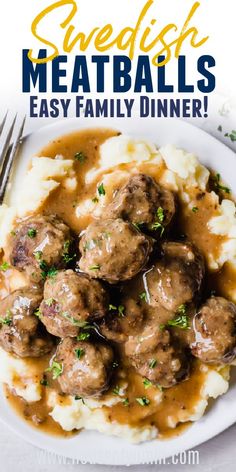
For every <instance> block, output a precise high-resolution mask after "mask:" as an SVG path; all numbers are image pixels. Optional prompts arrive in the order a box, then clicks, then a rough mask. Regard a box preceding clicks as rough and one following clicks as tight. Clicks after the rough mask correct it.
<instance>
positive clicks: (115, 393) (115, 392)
mask: <svg viewBox="0 0 236 472" xmlns="http://www.w3.org/2000/svg"><path fill="white" fill-rule="evenodd" d="M112 392H113V393H114V395H120V394H121V389H120V387H119V385H116V387H115V388H113V390H112Z"/></svg>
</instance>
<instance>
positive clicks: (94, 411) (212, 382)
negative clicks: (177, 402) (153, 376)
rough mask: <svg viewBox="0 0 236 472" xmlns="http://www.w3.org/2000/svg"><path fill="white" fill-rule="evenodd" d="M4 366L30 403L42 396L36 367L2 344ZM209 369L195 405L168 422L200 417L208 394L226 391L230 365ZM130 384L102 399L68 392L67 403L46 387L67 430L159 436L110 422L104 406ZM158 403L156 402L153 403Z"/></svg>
mask: <svg viewBox="0 0 236 472" xmlns="http://www.w3.org/2000/svg"><path fill="white" fill-rule="evenodd" d="M0 359H1V370H0V381H1V382H3V383H5V384H7V385H8V386H9V387H10V389H12V390H14V391H15V392H16V394H17V395H19V396H21V397H22V398H24V399H25V400H26V401H27V402H28V403H32V402H35V401H38V400H40V399H41V396H42V387H41V385H40V378H39V377H38V375H37V372H36V370H35V369H34V367H33V366H32V365H31V364H30V365H29V364H28V363H27V361H25V360H24V359H17V358H15V357H13V356H12V355H11V354H9V353H7V352H5V351H4V350H3V349H1V348H0ZM202 369H204V371H205V372H206V376H205V382H204V383H203V385H202V388H201V398H200V399H199V400H198V401H197V402H196V403H195V404H194V405H193V407H192V408H191V410H187V409H186V410H182V409H180V410H179V411H177V412H176V413H175V415H173V416H169V417H168V426H169V427H170V428H175V427H176V425H177V424H178V423H180V422H182V423H184V422H188V421H197V420H199V419H200V418H201V417H202V416H203V414H204V412H205V410H206V408H207V405H208V401H209V398H214V399H215V398H217V397H218V396H220V395H223V394H224V393H225V392H227V390H228V387H229V383H228V379H229V369H230V367H228V366H227V367H224V368H215V369H213V368H209V367H208V366H205V365H203V366H202ZM126 388H127V384H126V382H125V381H123V384H122V383H120V391H119V395H118V396H116V395H112V394H109V393H108V394H106V395H104V396H103V398H102V399H101V400H97V399H85V400H83V401H82V400H75V398H74V397H69V396H67V400H66V402H65V403H62V402H61V397H60V395H58V394H57V393H56V392H55V391H53V390H51V389H47V390H46V394H47V404H48V407H49V408H50V410H51V412H50V415H51V416H52V418H53V419H54V421H56V422H57V423H59V424H60V426H61V427H62V428H63V429H64V430H65V431H72V430H74V429H77V430H80V429H88V430H95V431H99V432H100V433H103V434H107V435H112V436H117V437H121V438H123V439H126V440H127V441H129V442H132V443H140V442H143V441H150V440H152V439H154V438H156V437H157V434H158V431H157V428H156V427H155V426H143V427H131V426H129V425H125V424H119V423H118V422H114V421H113V422H111V421H110V420H109V418H108V415H107V412H106V409H105V408H104V407H111V406H113V405H115V404H117V403H119V402H121V401H123V400H124V398H125V396H126ZM162 399H163V392H161V391H160V390H159V389H158V388H157V392H156V395H155V397H154V402H156V404H157V405H160V404H161V402H162ZM154 407H155V405H154Z"/></svg>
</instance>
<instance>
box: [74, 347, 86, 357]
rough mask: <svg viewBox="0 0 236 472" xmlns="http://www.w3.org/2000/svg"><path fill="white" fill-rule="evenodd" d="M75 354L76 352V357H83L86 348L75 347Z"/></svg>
mask: <svg viewBox="0 0 236 472" xmlns="http://www.w3.org/2000/svg"><path fill="white" fill-rule="evenodd" d="M75 354H76V357H77V358H78V359H81V357H83V356H84V354H85V350H84V349H81V348H80V347H79V348H77V349H75Z"/></svg>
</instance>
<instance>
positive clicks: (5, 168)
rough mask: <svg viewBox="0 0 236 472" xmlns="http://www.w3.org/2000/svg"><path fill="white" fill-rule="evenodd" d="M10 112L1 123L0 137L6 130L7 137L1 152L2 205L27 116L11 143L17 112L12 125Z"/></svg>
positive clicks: (0, 195)
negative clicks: (7, 122) (9, 118)
mask: <svg viewBox="0 0 236 472" xmlns="http://www.w3.org/2000/svg"><path fill="white" fill-rule="evenodd" d="M7 115H8V112H7V113H6V114H5V116H4V118H3V120H2V122H1V124H0V137H1V135H2V133H3V131H4V132H5V130H6V129H7V131H6V138H5V140H4V143H3V146H2V149H1V152H0V168H1V171H0V205H1V204H2V203H3V200H4V196H5V193H6V189H7V184H8V181H9V177H10V174H11V169H12V165H13V163H14V162H15V159H16V157H17V155H18V152H19V150H20V146H21V143H22V138H23V131H24V126H25V120H26V116H25V117H24V119H23V120H22V121H21V123H20V129H19V131H18V133H17V136H16V138H15V140H14V141H13V143H11V138H12V135H13V131H14V129H15V125H16V119H17V114H16V115H15V116H14V118H13V120H11V123H10V126H9V125H8V126H7V125H6V121H7Z"/></svg>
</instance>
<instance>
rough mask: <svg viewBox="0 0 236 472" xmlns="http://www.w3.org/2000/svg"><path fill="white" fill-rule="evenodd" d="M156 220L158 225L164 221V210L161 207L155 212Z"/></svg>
mask: <svg viewBox="0 0 236 472" xmlns="http://www.w3.org/2000/svg"><path fill="white" fill-rule="evenodd" d="M157 218H158V220H159V221H160V223H163V221H164V219H165V214H164V210H163V208H162V207H159V208H158V210H157Z"/></svg>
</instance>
